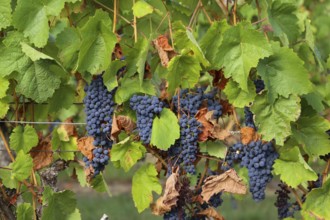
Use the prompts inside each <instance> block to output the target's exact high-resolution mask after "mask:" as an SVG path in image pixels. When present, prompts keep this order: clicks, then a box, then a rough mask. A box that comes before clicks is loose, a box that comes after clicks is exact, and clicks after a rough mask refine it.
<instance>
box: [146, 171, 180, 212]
mask: <svg viewBox="0 0 330 220" xmlns="http://www.w3.org/2000/svg"><path fill="white" fill-rule="evenodd" d="M181 186H182V185H181V183H180V182H179V173H178V169H177V170H176V171H174V172H173V173H172V174H171V175H170V176H169V177H168V178H167V180H166V184H165V190H164V195H163V196H161V197H159V199H158V200H157V201H156V204H153V205H152V212H153V214H155V215H163V214H164V213H166V212H169V211H170V210H171V209H172V207H175V206H176V205H177V204H176V203H177V201H178V199H179V198H178V197H179V195H180V194H179V191H180V189H181Z"/></svg>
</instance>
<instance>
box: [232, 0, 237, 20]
mask: <svg viewBox="0 0 330 220" xmlns="http://www.w3.org/2000/svg"><path fill="white" fill-rule="evenodd" d="M236 11H237V0H234V7H233V23H234V25H236V24H237V15H236Z"/></svg>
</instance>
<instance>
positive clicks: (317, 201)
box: [302, 179, 330, 219]
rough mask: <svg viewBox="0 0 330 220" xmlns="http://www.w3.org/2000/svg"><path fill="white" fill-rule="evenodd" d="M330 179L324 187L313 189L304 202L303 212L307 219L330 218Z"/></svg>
mask: <svg viewBox="0 0 330 220" xmlns="http://www.w3.org/2000/svg"><path fill="white" fill-rule="evenodd" d="M328 207H330V179H328V180H327V181H326V182H325V183H324V184H323V186H322V188H316V189H313V190H312V191H311V192H309V193H308V194H307V196H306V200H305V202H304V203H303V207H302V213H303V216H304V217H305V219H309V218H308V217H310V218H311V217H312V218H311V219H316V218H317V219H330V212H329V209H328Z"/></svg>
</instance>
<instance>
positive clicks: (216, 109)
mask: <svg viewBox="0 0 330 220" xmlns="http://www.w3.org/2000/svg"><path fill="white" fill-rule="evenodd" d="M216 94H217V90H216V89H213V90H211V91H210V92H209V93H206V94H204V95H203V99H206V100H207V110H209V111H213V117H214V118H215V119H217V118H219V117H220V116H221V115H222V105H221V104H220V103H219V102H218V101H217V100H215V99H214V98H215V96H216Z"/></svg>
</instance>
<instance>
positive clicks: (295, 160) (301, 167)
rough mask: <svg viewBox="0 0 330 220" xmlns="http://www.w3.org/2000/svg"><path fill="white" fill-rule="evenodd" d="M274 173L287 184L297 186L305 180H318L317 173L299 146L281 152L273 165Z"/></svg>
mask: <svg viewBox="0 0 330 220" xmlns="http://www.w3.org/2000/svg"><path fill="white" fill-rule="evenodd" d="M273 168H274V173H275V174H276V175H280V178H281V180H282V181H283V182H285V183H286V184H287V185H289V186H291V187H293V188H296V187H297V186H298V185H299V184H301V183H303V182H305V181H314V180H316V179H317V178H318V177H317V174H316V173H315V172H314V170H313V169H312V168H311V167H310V166H309V165H308V164H307V163H306V161H305V160H304V158H303V157H302V156H301V154H300V151H299V148H298V147H294V148H291V149H289V150H285V151H283V152H280V158H279V159H276V160H275V163H274V165H273Z"/></svg>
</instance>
